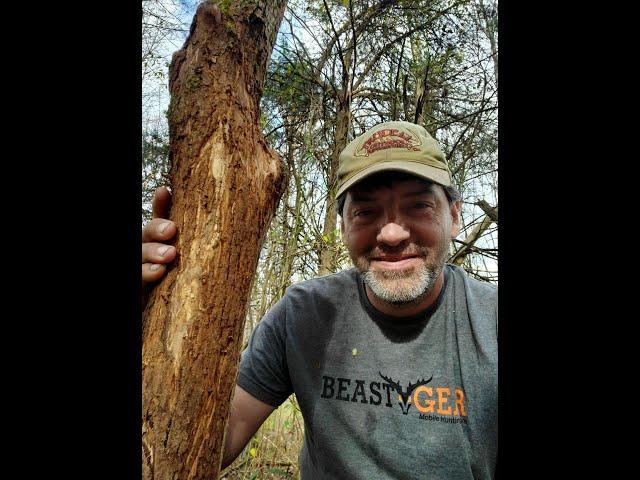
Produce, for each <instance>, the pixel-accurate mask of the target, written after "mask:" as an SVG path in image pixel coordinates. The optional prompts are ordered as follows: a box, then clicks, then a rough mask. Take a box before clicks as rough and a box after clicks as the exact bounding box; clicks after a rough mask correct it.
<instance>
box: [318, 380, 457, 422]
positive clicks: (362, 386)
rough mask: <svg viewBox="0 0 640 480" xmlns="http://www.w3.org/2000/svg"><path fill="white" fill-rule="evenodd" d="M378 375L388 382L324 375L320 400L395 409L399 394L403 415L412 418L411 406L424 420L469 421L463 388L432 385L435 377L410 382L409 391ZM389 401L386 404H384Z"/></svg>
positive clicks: (399, 382) (400, 384)
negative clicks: (394, 398)
mask: <svg viewBox="0 0 640 480" xmlns="http://www.w3.org/2000/svg"><path fill="white" fill-rule="evenodd" d="M378 375H379V376H380V377H381V378H382V380H384V382H380V381H365V380H363V379H350V378H341V377H332V376H329V375H323V376H322V392H321V394H320V397H321V398H324V399H328V400H342V401H345V402H357V403H364V404H368V405H383V406H385V407H389V408H391V407H393V406H394V403H393V402H392V400H391V397H392V392H394V391H395V392H396V393H397V394H398V396H397V405H399V406H400V410H401V411H402V414H403V415H408V414H409V410H410V409H411V406H412V405H414V406H415V409H416V410H417V412H416V413H418V417H419V418H420V419H422V420H432V421H442V422H446V423H466V422H467V419H466V416H467V409H466V405H465V395H464V391H463V390H462V388H457V387H456V388H451V387H449V386H442V385H437V386H431V384H430V383H431V380H432V379H433V375H432V376H430V377H429V379H428V380H425V378H424V377H423V378H422V379H418V380H416V381H415V382H412V381H409V382H408V383H406V385H407V386H406V388H403V387H402V383H401V380H400V379H399V380H397V381H396V380H393V378H391V377H389V376H386V375H383V374H382V372H378ZM367 387H368V388H367ZM385 400H386V402H384V403H383V401H385Z"/></svg>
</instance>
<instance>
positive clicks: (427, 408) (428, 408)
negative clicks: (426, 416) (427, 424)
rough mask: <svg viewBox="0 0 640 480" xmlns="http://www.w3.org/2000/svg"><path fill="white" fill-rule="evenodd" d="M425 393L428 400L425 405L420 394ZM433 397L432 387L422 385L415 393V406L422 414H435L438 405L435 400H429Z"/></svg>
mask: <svg viewBox="0 0 640 480" xmlns="http://www.w3.org/2000/svg"><path fill="white" fill-rule="evenodd" d="M421 393H425V394H426V397H427V398H426V399H425V401H424V403H423V402H422V401H421V399H420V394H421ZM432 395H433V389H432V388H431V387H425V386H424V385H420V386H419V387H418V388H416V389H415V390H414V391H413V404H414V405H415V406H416V408H417V409H418V411H419V412H421V413H433V406H434V405H435V404H436V402H435V400H429V398H431V396H432Z"/></svg>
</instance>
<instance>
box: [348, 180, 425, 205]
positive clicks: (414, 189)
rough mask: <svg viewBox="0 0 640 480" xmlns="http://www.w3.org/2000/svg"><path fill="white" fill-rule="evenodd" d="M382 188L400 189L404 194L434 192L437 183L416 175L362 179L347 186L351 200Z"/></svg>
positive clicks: (366, 196)
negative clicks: (372, 179) (387, 178)
mask: <svg viewBox="0 0 640 480" xmlns="http://www.w3.org/2000/svg"><path fill="white" fill-rule="evenodd" d="M382 189H391V190H396V191H400V192H402V193H404V194H406V195H414V194H420V193H435V191H436V190H437V184H435V183H434V182H431V181H430V180H426V179H422V178H418V177H409V178H402V179H389V180H388V181H383V180H380V179H377V180H376V181H373V182H370V181H369V182H368V181H366V180H364V181H362V182H359V183H357V184H355V185H354V186H352V187H351V188H349V190H348V194H349V196H350V197H351V198H352V199H353V200H359V199H366V198H369V197H370V196H371V195H372V194H374V193H376V192H377V191H379V190H382Z"/></svg>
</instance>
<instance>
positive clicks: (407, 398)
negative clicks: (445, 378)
mask: <svg viewBox="0 0 640 480" xmlns="http://www.w3.org/2000/svg"><path fill="white" fill-rule="evenodd" d="M378 373H379V374H380V376H381V377H382V378H383V379H384V380H385V381H386V382H387V383H388V384H389V385H391V386H392V387H393V389H394V390H395V391H396V392H398V405H400V408H402V413H403V414H404V415H407V414H408V413H409V408H411V394H412V393H413V391H414V390H415V389H416V388H417V387H419V386H420V385H426V384H427V383H429V382H430V381H431V379H432V378H433V375H431V377H430V378H429V380H425V379H422V380H418V381H417V382H416V383H410V384H409V385H407V390H406V391H404V392H403V391H402V387H401V386H400V383H399V382H395V381H393V380H392V379H390V378H389V377H385V376H384V375H382V373H381V372H378Z"/></svg>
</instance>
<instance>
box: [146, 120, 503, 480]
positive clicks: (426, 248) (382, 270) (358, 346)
mask: <svg viewBox="0 0 640 480" xmlns="http://www.w3.org/2000/svg"><path fill="white" fill-rule="evenodd" d="M336 197H337V202H338V211H339V213H340V216H341V223H340V227H341V232H342V238H343V241H344V242H345V244H346V246H347V248H348V250H349V255H350V257H351V259H352V261H353V264H354V268H351V269H349V270H345V271H341V272H338V273H334V274H330V275H326V276H323V277H319V278H315V279H312V280H308V281H304V282H299V283H297V284H294V285H292V286H290V287H289V288H288V289H287V291H286V293H285V295H284V296H283V298H281V299H280V300H279V301H278V302H277V304H276V305H275V306H274V307H273V308H272V309H271V310H270V311H269V312H268V313H267V314H266V315H265V317H264V318H263V319H262V320H261V322H260V323H259V324H258V326H257V327H256V328H255V330H254V331H253V333H252V335H251V338H250V341H249V344H248V346H247V348H246V350H245V351H244V352H243V354H242V359H241V364H240V370H239V374H238V379H237V386H236V391H235V394H234V398H233V402H232V405H231V414H230V419H229V426H228V430H227V436H226V440H225V454H224V459H223V466H226V465H229V464H230V463H231V462H232V461H233V460H234V459H235V458H236V457H237V455H238V454H239V453H240V452H241V451H242V449H243V448H244V446H245V445H246V444H247V442H248V441H249V439H250V438H251V436H252V435H253V434H254V433H255V432H256V431H257V429H258V428H259V427H260V425H261V424H262V423H263V422H264V420H266V418H267V417H268V416H269V414H270V413H271V412H272V411H273V410H274V409H275V408H277V407H278V406H279V405H280V404H281V403H282V402H284V401H285V400H286V399H287V398H288V397H289V396H290V395H291V394H292V393H295V394H296V398H297V401H298V404H299V406H300V410H301V412H302V416H303V418H304V423H305V439H304V445H303V447H302V450H301V452H300V472H301V478H302V479H303V480H312V479H313V480H315V479H363V480H364V479H367V480H370V479H429V480H436V479H442V480H445V479H446V480H453V479H469V480H472V479H490V478H494V476H495V470H496V460H497V446H498V426H497V424H498V421H497V418H498V378H497V366H498V365H497V352H498V345H497V327H498V316H497V287H496V286H495V285H491V284H488V283H484V282H479V281H477V280H474V279H472V278H470V277H468V276H467V275H466V274H465V272H464V270H462V269H461V268H459V267H456V266H454V265H450V264H447V263H446V259H447V257H448V255H449V247H450V242H451V239H452V238H455V237H456V235H457V234H458V232H459V227H460V196H459V194H458V193H457V191H456V189H455V188H453V186H452V184H451V178H450V172H449V169H448V168H447V165H446V162H445V158H444V155H443V154H442V151H441V150H440V147H439V146H438V144H437V142H436V141H435V140H434V139H433V138H432V137H431V136H430V135H429V134H428V133H427V132H426V130H425V129H424V128H423V127H421V126H418V125H414V124H411V123H408V122H387V123H383V124H379V125H376V126H375V127H373V128H371V129H370V130H368V131H366V132H365V133H364V134H362V135H361V136H359V137H357V138H356V139H354V140H353V141H352V142H351V143H349V145H347V147H346V148H345V149H344V151H343V152H342V154H341V156H340V168H339V170H338V190H337V193H336ZM166 198H168V192H166V191H160V192H159V193H158V196H157V198H156V201H157V202H160V203H162V202H166ZM161 225H164V226H165V229H164V230H163V231H162V232H160V227H161ZM174 235H175V225H174V224H173V223H171V222H168V221H167V220H162V219H159V218H157V219H154V220H153V221H152V222H151V223H150V224H149V225H147V226H146V227H145V230H144V232H143V242H145V243H143V267H142V271H143V284H145V285H147V284H149V283H151V282H154V281H157V280H159V279H160V278H161V277H162V276H163V275H164V271H165V266H164V264H166V263H168V262H170V261H171V260H172V259H173V258H174V257H175V248H174V247H170V248H169V249H167V250H166V251H164V255H161V253H160V251H161V249H162V248H166V245H163V244H162V242H166V241H167V240H169V239H171V238H172V237H173V236H174ZM145 240H146V241H145ZM153 268H155V270H153Z"/></svg>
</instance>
